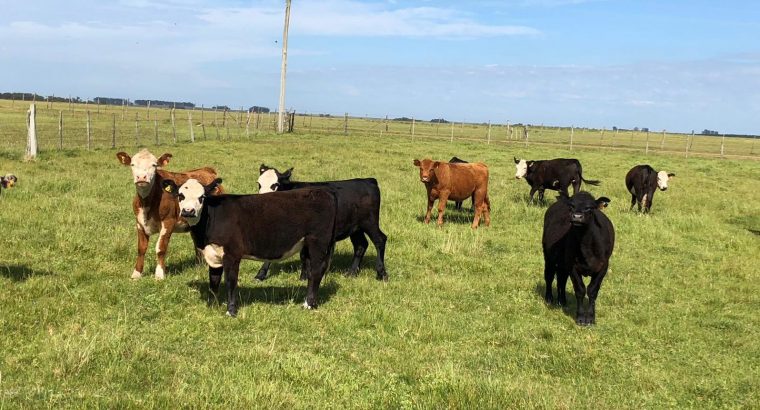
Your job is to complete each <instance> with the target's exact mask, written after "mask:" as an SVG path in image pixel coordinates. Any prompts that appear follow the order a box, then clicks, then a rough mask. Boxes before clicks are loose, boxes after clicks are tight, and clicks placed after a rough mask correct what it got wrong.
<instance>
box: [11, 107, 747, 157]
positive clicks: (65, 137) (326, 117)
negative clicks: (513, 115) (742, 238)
mask: <svg viewBox="0 0 760 410" xmlns="http://www.w3.org/2000/svg"><path fill="white" fill-rule="evenodd" d="M8 103H9V101H7V100H6V101H3V100H0V113H2V114H0V115H2V118H3V120H2V121H0V150H5V151H9V152H21V151H25V152H26V156H27V157H33V156H35V155H36V153H37V151H53V150H71V149H85V150H90V149H104V148H117V147H128V146H134V147H139V146H152V145H166V144H178V143H192V142H195V141H205V140H216V141H220V142H224V141H235V140H251V139H255V138H257V137H260V136H273V135H274V134H275V133H276V130H277V124H276V122H277V114H276V113H274V112H266V113H263V112H250V111H247V110H244V109H242V107H241V109H239V110H230V109H219V108H212V109H208V108H205V107H200V108H197V107H196V108H193V109H180V108H166V107H160V108H157V107H151V106H150V104H148V105H147V106H139V107H136V106H126V105H122V106H118V105H104V104H98V105H94V104H81V103H78V104H75V103H71V102H69V103H46V102H41V103H39V102H36V103H32V104H29V105H26V104H24V106H22V104H19V103H20V102H19V101H16V102H14V104H12V105H11V106H9V104H8ZM27 104H28V103H27ZM26 107H28V109H26ZM32 107H34V108H32ZM25 110H26V113H25V112H24V111H25ZM288 114H289V115H288V117H287V118H288V120H287V126H286V129H288V130H289V131H290V132H293V133H295V134H299V135H305V136H308V135H342V136H345V137H348V138H368V137H372V138H378V139H379V140H382V139H383V138H390V137H401V138H410V139H413V140H414V139H420V140H425V139H428V140H441V141H449V142H451V143H454V142H456V141H459V142H478V143H484V144H500V145H505V144H506V145H513V146H515V147H524V148H527V147H530V146H547V147H557V148H562V147H564V148H566V149H568V150H570V151H576V150H583V149H603V150H616V151H632V152H643V153H644V154H645V155H649V154H654V153H660V154H670V155H682V156H684V157H686V158H688V157H690V156H702V157H720V158H734V159H760V146H758V147H756V145H757V139H758V137H757V136H754V137H727V136H725V135H723V136H708V135H699V134H694V133H693V132H692V133H690V134H682V133H670V132H667V131H666V130H661V131H658V132H654V131H650V130H621V129H615V128H613V129H607V128H599V129H593V128H576V127H572V126H571V127H545V126H542V125H528V124H520V123H517V124H513V123H511V122H510V121H503V122H491V121H488V122H485V123H468V122H465V121H459V122H453V121H447V120H443V119H437V120H433V121H419V120H417V119H415V118H409V117H397V118H390V116H385V117H384V118H372V117H368V116H363V117H359V116H351V115H349V113H343V114H337V115H332V114H323V113H320V114H309V113H296V112H292V111H291V112H289V113H288ZM25 116H26V119H24V117H25ZM24 136H26V138H24ZM32 139H33V140H34V141H33V142H32ZM32 145H34V153H33V154H32V152H31V148H32Z"/></svg>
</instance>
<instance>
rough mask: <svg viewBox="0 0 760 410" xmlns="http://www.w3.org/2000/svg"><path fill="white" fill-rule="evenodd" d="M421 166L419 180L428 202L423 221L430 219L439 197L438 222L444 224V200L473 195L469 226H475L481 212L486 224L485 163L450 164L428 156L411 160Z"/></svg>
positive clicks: (488, 205) (488, 206)
mask: <svg viewBox="0 0 760 410" xmlns="http://www.w3.org/2000/svg"><path fill="white" fill-rule="evenodd" d="M414 165H416V166H417V167H419V168H420V180H421V181H422V183H423V184H425V189H426V190H427V196H428V204H427V213H426V214H425V223H430V213H431V210H432V209H433V204H434V203H435V200H436V199H438V226H441V225H443V211H444V210H445V209H446V201H448V200H452V201H463V200H465V199H467V198H470V197H472V198H473V207H474V208H475V218H474V219H473V221H472V228H473V229H476V228H477V227H478V224H479V223H480V217H481V215H482V216H484V217H485V224H486V226H489V225H490V224H491V203H490V201H489V200H488V166H486V164H484V163H482V162H475V163H469V164H451V163H448V162H444V161H433V160H431V159H423V160H421V161H420V160H418V159H415V160H414Z"/></svg>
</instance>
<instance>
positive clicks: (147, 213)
mask: <svg viewBox="0 0 760 410" xmlns="http://www.w3.org/2000/svg"><path fill="white" fill-rule="evenodd" d="M171 157H172V155H171V154H169V153H166V154H164V155H161V157H160V158H156V156H155V155H153V154H151V153H150V152H149V151H148V150H147V149H143V150H141V151H140V152H138V153H137V154H135V155H134V156H133V157H130V156H129V155H128V154H127V153H126V152H119V153H117V154H116V158H118V159H119V163H121V164H122V165H125V166H128V167H130V169H131V170H132V180H133V182H134V184H135V190H136V194H135V197H134V199H133V200H132V210H133V211H134V213H135V219H136V220H137V261H136V262H135V268H134V270H133V271H132V279H139V278H140V277H142V272H143V268H144V264H145V252H146V250H147V249H148V241H149V239H150V236H151V235H153V234H158V241H157V242H156V256H157V259H158V262H157V264H156V274H155V276H156V279H159V280H160V279H163V278H164V274H165V272H166V260H165V257H166V250H167V248H168V247H169V238H171V235H172V233H173V232H186V231H187V230H188V226H187V222H186V221H185V220H184V219H182V218H181V217H180V215H179V205H178V204H177V199H176V198H175V197H174V196H172V195H170V194H169V193H166V192H164V191H163V190H162V188H161V182H162V181H163V180H164V179H166V178H171V179H173V180H175V181H182V182H185V181H187V180H188V178H196V179H198V180H201V181H205V182H208V183H210V182H212V181H214V179H215V178H216V176H217V175H216V170H214V169H213V168H199V169H194V170H191V171H186V172H168V171H164V170H162V169H160V168H161V167H163V166H165V165H166V164H168V163H169V160H170V159H171ZM221 192H223V190H222V189H221V186H220V187H219V189H218V191H217V192H215V193H221Z"/></svg>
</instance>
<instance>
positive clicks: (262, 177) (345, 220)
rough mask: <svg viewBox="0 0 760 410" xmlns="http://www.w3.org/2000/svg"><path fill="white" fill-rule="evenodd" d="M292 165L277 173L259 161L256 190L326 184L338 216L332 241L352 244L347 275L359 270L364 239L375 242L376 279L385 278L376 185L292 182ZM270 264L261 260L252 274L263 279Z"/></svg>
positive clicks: (369, 181) (363, 181)
mask: <svg viewBox="0 0 760 410" xmlns="http://www.w3.org/2000/svg"><path fill="white" fill-rule="evenodd" d="M292 173H293V168H290V169H288V170H287V171H285V172H284V173H280V172H279V171H277V170H276V169H274V168H270V167H268V166H266V165H264V164H261V167H260V168H259V179H258V182H259V193H267V192H274V191H289V190H292V189H300V188H308V187H328V188H330V189H332V190H333V191H335V195H336V197H337V199H338V217H337V221H336V223H335V229H336V230H335V240H336V241H342V240H344V239H346V238H351V243H352V244H353V245H354V259H353V262H352V263H351V268H350V269H349V271H348V275H350V276H356V275H357V274H358V272H359V265H361V262H362V258H364V252H366V251H367V246H368V242H367V238H366V237H365V235H367V236H369V239H370V240H371V241H372V243H373V244H374V245H375V249H376V250H377V263H376V266H375V269H376V270H377V279H378V280H385V281H387V280H388V273H387V272H386V271H385V242H386V240H387V239H388V237H387V236H385V234H384V233H383V231H381V230H380V188H379V187H378V186H377V180H376V179H374V178H363V179H349V180H345V181H327V182H296V181H291V180H290V177H291V176H292ZM269 265H270V263H269V262H267V263H264V264H263V265H262V266H261V269H260V270H259V273H258V274H257V275H256V279H258V280H264V279H266V277H267V272H268V271H269ZM305 269H306V267H305V266H304V267H303V268H302V270H301V279H306V276H305V272H306V270H305Z"/></svg>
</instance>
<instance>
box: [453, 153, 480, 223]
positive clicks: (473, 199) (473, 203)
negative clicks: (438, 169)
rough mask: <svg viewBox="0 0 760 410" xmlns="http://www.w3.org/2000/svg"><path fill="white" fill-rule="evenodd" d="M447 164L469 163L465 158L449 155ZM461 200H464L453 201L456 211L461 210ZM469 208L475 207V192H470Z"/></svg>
mask: <svg viewBox="0 0 760 410" xmlns="http://www.w3.org/2000/svg"><path fill="white" fill-rule="evenodd" d="M449 164H469V162H467V161H465V160H463V159H461V158H457V157H451V159H450V160H449ZM462 202H464V201H454V208H455V209H456V210H458V211H461V210H462ZM470 208H471V209H472V210H474V209H475V194H472V205H471V206H470Z"/></svg>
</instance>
